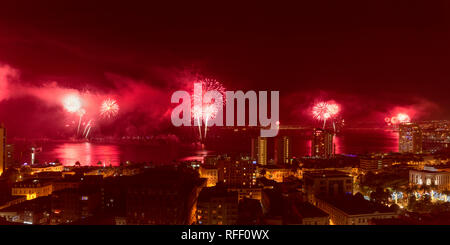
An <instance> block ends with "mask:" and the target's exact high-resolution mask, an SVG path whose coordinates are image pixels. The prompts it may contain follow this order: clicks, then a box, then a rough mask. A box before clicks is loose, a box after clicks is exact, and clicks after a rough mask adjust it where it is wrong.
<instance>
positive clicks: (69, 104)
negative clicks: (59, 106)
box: [63, 94, 81, 113]
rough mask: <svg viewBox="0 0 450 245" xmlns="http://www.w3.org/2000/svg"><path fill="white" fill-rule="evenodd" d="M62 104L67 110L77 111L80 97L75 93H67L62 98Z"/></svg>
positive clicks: (79, 107) (79, 106)
mask: <svg viewBox="0 0 450 245" xmlns="http://www.w3.org/2000/svg"><path fill="white" fill-rule="evenodd" d="M63 106H64V108H65V109H66V110H67V111H68V112H71V113H73V112H77V111H79V110H80V109H81V99H80V97H78V96H77V95H75V94H71V95H67V96H66V97H64V99H63Z"/></svg>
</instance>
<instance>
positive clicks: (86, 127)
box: [82, 119, 92, 136]
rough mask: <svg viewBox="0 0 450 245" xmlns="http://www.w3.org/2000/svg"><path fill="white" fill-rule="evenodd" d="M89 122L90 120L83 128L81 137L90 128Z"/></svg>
mask: <svg viewBox="0 0 450 245" xmlns="http://www.w3.org/2000/svg"><path fill="white" fill-rule="evenodd" d="M91 122H92V119H91V120H89V121H88V123H87V124H86V126H84V131H83V134H82V135H83V136H85V135H86V132H87V129H88V128H89V127H90V125H91Z"/></svg>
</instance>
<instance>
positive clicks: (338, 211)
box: [313, 195, 398, 225]
mask: <svg viewBox="0 0 450 245" xmlns="http://www.w3.org/2000/svg"><path fill="white" fill-rule="evenodd" d="M313 204H314V205H315V206H316V207H318V208H320V209H322V210H323V211H324V212H326V213H328V214H329V215H330V221H331V224H334V225H369V224H370V222H371V220H372V219H392V218H396V217H398V215H397V213H396V212H395V211H393V210H392V209H391V208H389V207H386V206H383V205H381V204H378V203H374V202H370V201H367V200H365V199H364V198H362V197H357V196H353V195H341V196H335V197H316V198H315V200H314V203H313Z"/></svg>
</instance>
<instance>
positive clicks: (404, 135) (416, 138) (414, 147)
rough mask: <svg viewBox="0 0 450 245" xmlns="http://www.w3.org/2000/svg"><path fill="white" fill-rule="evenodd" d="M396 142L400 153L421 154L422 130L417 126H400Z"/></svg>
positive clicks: (409, 124) (410, 124)
mask: <svg viewBox="0 0 450 245" xmlns="http://www.w3.org/2000/svg"><path fill="white" fill-rule="evenodd" d="M398 140H399V143H398V148H399V149H398V151H399V152H400V153H413V154H421V153H422V130H421V129H420V127H419V126H418V125H417V124H414V123H402V124H400V126H399V137H398Z"/></svg>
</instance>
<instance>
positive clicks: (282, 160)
mask: <svg viewBox="0 0 450 245" xmlns="http://www.w3.org/2000/svg"><path fill="white" fill-rule="evenodd" d="M291 155H292V142H291V138H290V137H289V136H279V137H276V138H275V151H274V156H275V164H279V165H281V164H289V163H290V160H291Z"/></svg>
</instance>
